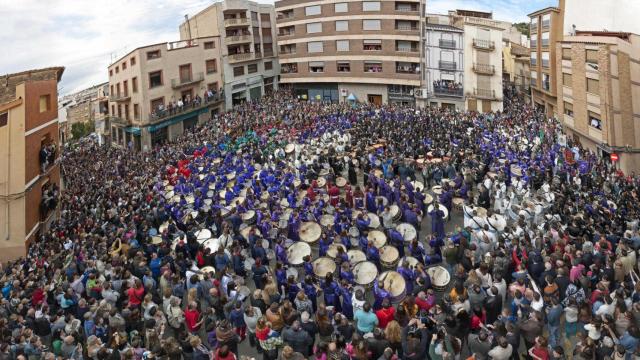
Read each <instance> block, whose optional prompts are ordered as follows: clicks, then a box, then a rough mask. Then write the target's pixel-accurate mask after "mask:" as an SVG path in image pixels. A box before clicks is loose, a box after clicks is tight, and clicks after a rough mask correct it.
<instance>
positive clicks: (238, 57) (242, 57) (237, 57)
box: [229, 52, 253, 62]
mask: <svg viewBox="0 0 640 360" xmlns="http://www.w3.org/2000/svg"><path fill="white" fill-rule="evenodd" d="M251 59H253V54H252V53H250V52H248V53H242V54H231V55H229V62H240V61H247V60H251Z"/></svg>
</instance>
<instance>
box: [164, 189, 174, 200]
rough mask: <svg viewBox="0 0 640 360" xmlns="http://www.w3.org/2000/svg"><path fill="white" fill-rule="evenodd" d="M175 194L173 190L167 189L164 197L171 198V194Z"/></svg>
mask: <svg viewBox="0 0 640 360" xmlns="http://www.w3.org/2000/svg"><path fill="white" fill-rule="evenodd" d="M174 195H175V193H174V192H173V190H171V191H167V192H166V193H164V198H165V199H167V200H169V199H171V198H172V197H173V196H174Z"/></svg>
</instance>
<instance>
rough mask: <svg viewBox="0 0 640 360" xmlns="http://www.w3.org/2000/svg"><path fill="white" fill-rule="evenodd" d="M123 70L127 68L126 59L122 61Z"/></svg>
mask: <svg viewBox="0 0 640 360" xmlns="http://www.w3.org/2000/svg"><path fill="white" fill-rule="evenodd" d="M122 70H127V62H126V61H123V62H122Z"/></svg>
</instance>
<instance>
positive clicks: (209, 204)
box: [204, 199, 213, 207]
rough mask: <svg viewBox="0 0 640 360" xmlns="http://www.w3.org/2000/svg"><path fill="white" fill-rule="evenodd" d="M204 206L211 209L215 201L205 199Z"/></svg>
mask: <svg viewBox="0 0 640 360" xmlns="http://www.w3.org/2000/svg"><path fill="white" fill-rule="evenodd" d="M204 205H205V206H208V207H211V205H213V200H211V199H204Z"/></svg>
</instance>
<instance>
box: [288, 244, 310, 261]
mask: <svg viewBox="0 0 640 360" xmlns="http://www.w3.org/2000/svg"><path fill="white" fill-rule="evenodd" d="M305 256H311V246H309V244H307V243H305V242H302V241H299V242H295V243H293V244H291V245H290V246H289V247H288V248H287V258H288V259H289V263H290V264H291V265H293V266H302V264H303V263H304V260H303V258H304V257H305Z"/></svg>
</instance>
